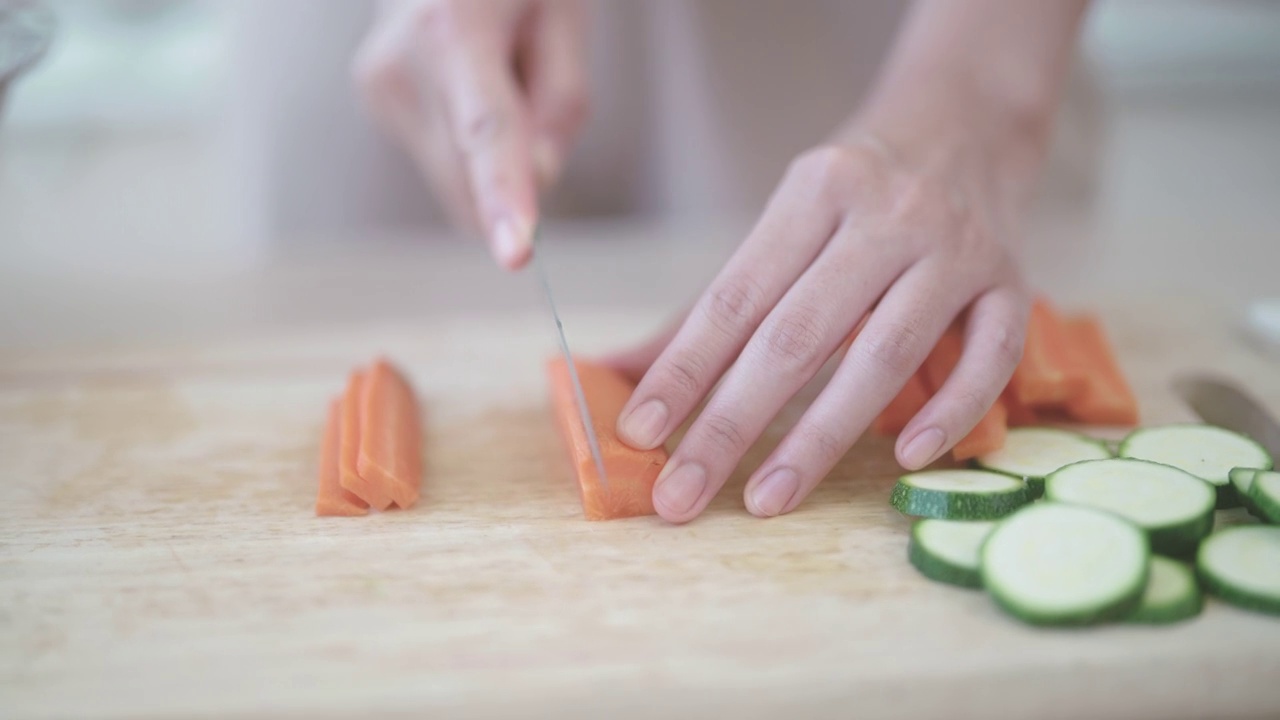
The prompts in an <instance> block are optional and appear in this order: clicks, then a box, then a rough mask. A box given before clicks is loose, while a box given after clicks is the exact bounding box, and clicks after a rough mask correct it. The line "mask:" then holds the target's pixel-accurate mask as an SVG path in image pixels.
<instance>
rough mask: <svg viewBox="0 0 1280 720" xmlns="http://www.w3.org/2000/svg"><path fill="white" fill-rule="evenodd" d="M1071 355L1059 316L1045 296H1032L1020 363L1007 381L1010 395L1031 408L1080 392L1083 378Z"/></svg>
mask: <svg viewBox="0 0 1280 720" xmlns="http://www.w3.org/2000/svg"><path fill="white" fill-rule="evenodd" d="M1073 357H1074V354H1073V353H1072V352H1071V346H1070V343H1069V342H1068V341H1067V334H1066V330H1064V329H1063V326H1062V318H1060V317H1059V316H1058V313H1057V311H1055V310H1054V308H1053V306H1052V305H1051V304H1050V303H1049V301H1048V300H1047V299H1045V298H1036V300H1035V301H1034V302H1033V303H1032V305H1031V320H1030V322H1029V323H1028V324H1027V338H1026V343H1025V345H1024V346H1023V352H1022V362H1020V363H1019V364H1018V367H1017V368H1016V369H1015V370H1014V371H1013V379H1012V380H1011V384H1012V385H1013V395H1014V398H1015V399H1016V400H1017V401H1018V402H1019V403H1022V404H1023V405H1027V406H1030V407H1031V408H1032V409H1035V408H1037V407H1042V406H1052V405H1061V404H1063V403H1065V402H1067V401H1069V400H1071V399H1072V398H1074V397H1076V396H1077V395H1079V394H1080V393H1082V392H1083V391H1084V385H1085V377H1084V374H1083V373H1082V372H1081V369H1080V368H1079V367H1078V366H1077V365H1076V363H1074V362H1072V360H1073Z"/></svg>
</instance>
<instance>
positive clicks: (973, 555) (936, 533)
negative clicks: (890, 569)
mask: <svg viewBox="0 0 1280 720" xmlns="http://www.w3.org/2000/svg"><path fill="white" fill-rule="evenodd" d="M994 527H995V523H993V522H965V521H962V520H921V521H920V522H917V523H916V524H915V526H914V527H912V528H911V542H910V544H908V546H907V558H908V559H909V560H910V561H911V564H912V565H914V566H915V568H916V569H917V570H919V571H920V574H921V575H924V576H925V577H927V578H929V579H930V580H937V581H938V582H943V583H948V584H950V585H959V586H961V587H968V588H980V587H982V571H981V567H980V566H981V562H980V560H979V557H978V555H979V552H980V551H981V550H982V543H983V541H985V540H986V539H987V535H989V534H991V530H992V528H994Z"/></svg>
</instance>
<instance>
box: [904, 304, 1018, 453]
mask: <svg viewBox="0 0 1280 720" xmlns="http://www.w3.org/2000/svg"><path fill="white" fill-rule="evenodd" d="M963 350H964V340H963V339H962V338H961V336H960V331H959V330H957V329H955V328H951V329H949V330H947V332H946V333H944V334H943V335H942V338H941V339H939V340H938V344H937V345H936V346H934V348H933V352H931V353H929V356H928V357H926V358H925V361H924V365H923V366H922V367H921V371H922V372H923V373H924V378H925V382H926V383H927V384H928V386H929V387H928V388H927V389H928V390H929V391H930V392H933V393H936V392H938V390H939V389H940V388H941V387H942V384H943V383H944V382H946V380H947V378H948V377H950V376H951V371H952V370H954V369H955V367H956V365H957V364H958V363H959V362H960V354H961V352H962V351H963ZM1007 431H1008V410H1007V409H1006V408H1005V406H1004V403H1003V402H1001V401H1000V399H999V398H997V399H996V401H995V402H994V403H992V405H991V407H990V409H988V410H987V412H986V414H985V415H983V416H982V419H981V420H979V421H978V424H977V425H974V426H973V429H972V430H970V431H969V434H968V435H966V436H964V437H963V438H961V440H960V442H958V443H956V444H955V446H954V447H953V448H952V449H951V455H952V457H954V458H955V459H956V460H968V459H969V458H972V457H977V456H978V455H982V454H985V453H988V452H992V451H994V450H999V449H1000V448H1001V447H1003V446H1004V439H1005V434H1006V432H1007Z"/></svg>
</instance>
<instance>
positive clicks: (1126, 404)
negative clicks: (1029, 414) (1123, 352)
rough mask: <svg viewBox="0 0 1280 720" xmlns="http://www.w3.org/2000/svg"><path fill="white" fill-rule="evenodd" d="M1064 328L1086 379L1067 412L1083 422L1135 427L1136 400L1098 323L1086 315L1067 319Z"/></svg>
mask: <svg viewBox="0 0 1280 720" xmlns="http://www.w3.org/2000/svg"><path fill="white" fill-rule="evenodd" d="M1064 325H1065V329H1066V333H1067V336H1068V337H1069V338H1070V342H1071V343H1072V345H1073V346H1074V347H1075V349H1076V353H1077V355H1078V357H1080V359H1081V362H1082V363H1083V365H1084V367H1085V377H1086V379H1087V383H1086V385H1085V389H1084V392H1083V393H1081V394H1080V395H1079V396H1078V397H1076V398H1073V399H1071V400H1070V401H1068V402H1067V413H1068V414H1069V415H1071V417H1072V418H1074V419H1075V420H1078V421H1080V422H1085V423H1092V424H1097V425H1124V426H1133V425H1137V424H1138V401H1137V398H1135V397H1134V394H1133V390H1132V389H1131V388H1130V387H1129V383H1128V382H1127V381H1126V380H1125V377H1124V373H1123V372H1122V371H1121V369H1120V363H1119V362H1117V361H1116V356H1115V353H1114V352H1113V350H1112V348H1111V344H1110V343H1109V342H1108V341H1107V335H1106V332H1105V331H1104V330H1103V328H1102V323H1101V322H1100V321H1099V320H1098V318H1096V317H1094V316H1091V315H1086V316H1082V317H1077V318H1070V319H1068V320H1066V321H1065V323H1064Z"/></svg>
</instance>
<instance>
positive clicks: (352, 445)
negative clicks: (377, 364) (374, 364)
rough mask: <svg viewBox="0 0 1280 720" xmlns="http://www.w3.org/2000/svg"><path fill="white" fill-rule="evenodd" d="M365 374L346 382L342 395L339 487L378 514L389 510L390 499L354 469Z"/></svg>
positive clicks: (361, 373) (362, 373)
mask: <svg viewBox="0 0 1280 720" xmlns="http://www.w3.org/2000/svg"><path fill="white" fill-rule="evenodd" d="M364 383H365V373H364V371H362V370H356V371H354V372H352V373H351V378H350V379H349V380H348V381H347V388H346V390H345V391H344V392H343V393H342V423H341V426H340V428H341V429H340V433H341V438H340V439H341V442H340V443H339V449H338V484H339V485H341V486H342V488H343V489H344V490H346V491H347V492H350V493H351V494H353V495H355V496H356V497H358V498H360V499H361V500H363V501H365V502H367V503H369V505H371V506H373V507H375V508H377V509H378V510H386V509H387V508H388V507H390V506H391V497H390V496H389V495H387V494H385V493H383V492H382V491H381V490H380V489H379V488H378V487H377V486H376V485H374V484H373V483H370V482H369V481H368V480H367V479H366V478H364V477H361V475H360V470H359V468H358V467H357V465H358V463H359V457H360V439H361V430H362V428H361V417H360V397H361V395H362V394H363V391H364Z"/></svg>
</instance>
